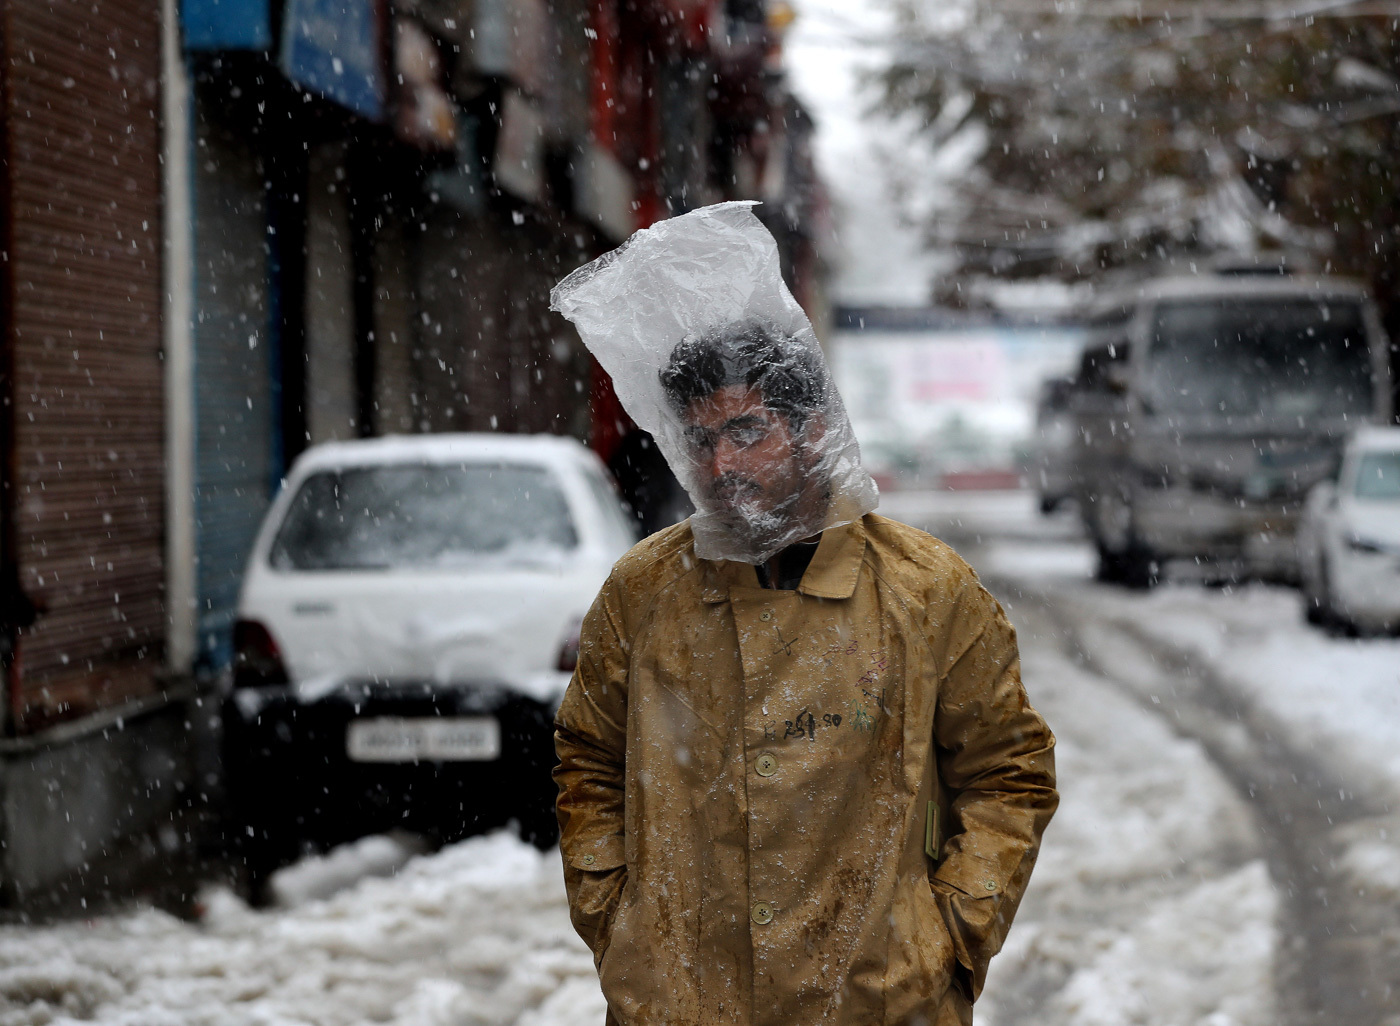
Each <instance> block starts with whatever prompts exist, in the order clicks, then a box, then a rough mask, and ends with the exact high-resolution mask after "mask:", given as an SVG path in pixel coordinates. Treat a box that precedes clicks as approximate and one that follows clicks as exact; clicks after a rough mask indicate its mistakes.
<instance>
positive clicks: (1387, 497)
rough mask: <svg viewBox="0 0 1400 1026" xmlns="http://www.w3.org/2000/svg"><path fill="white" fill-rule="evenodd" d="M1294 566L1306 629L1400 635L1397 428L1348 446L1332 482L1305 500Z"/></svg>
mask: <svg viewBox="0 0 1400 1026" xmlns="http://www.w3.org/2000/svg"><path fill="white" fill-rule="evenodd" d="M1298 562H1299V570H1300V573H1301V578H1302V589H1303V602H1304V610H1305V613H1306V615H1307V618H1308V620H1309V621H1310V622H1312V623H1317V624H1322V625H1326V626H1338V627H1343V628H1346V629H1350V630H1359V631H1366V632H1380V631H1386V630H1395V629H1397V628H1400V427H1367V428H1362V429H1360V430H1358V431H1357V432H1356V433H1355V434H1354V435H1352V436H1351V438H1350V439H1348V441H1347V444H1346V447H1345V449H1344V451H1343V454H1342V461H1341V465H1340V469H1339V471H1338V474H1337V478H1336V480H1335V481H1324V482H1322V483H1321V484H1319V485H1317V486H1316V487H1315V488H1314V489H1313V490H1312V491H1311V492H1310V493H1309V495H1308V501H1307V504H1306V505H1305V506H1304V509H1303V516H1302V520H1301V522H1300V523H1299V526H1298Z"/></svg>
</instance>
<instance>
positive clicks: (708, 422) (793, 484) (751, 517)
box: [684, 385, 826, 535]
mask: <svg viewBox="0 0 1400 1026" xmlns="http://www.w3.org/2000/svg"><path fill="white" fill-rule="evenodd" d="M684 419H685V423H686V427H685V437H686V442H687V446H688V448H689V455H690V458H691V459H692V460H693V461H694V463H695V466H696V469H697V471H698V476H699V477H700V478H701V480H702V481H703V482H704V484H705V487H706V488H707V489H708V490H709V494H710V498H711V500H712V502H713V503H714V507H715V509H716V510H718V511H720V512H721V513H722V514H723V515H724V516H725V517H726V518H727V519H729V520H730V521H731V523H733V524H734V525H735V526H737V527H742V528H743V529H744V530H746V531H750V532H754V533H755V534H758V535H770V534H771V535H776V534H780V533H782V532H783V531H784V530H786V529H787V526H788V525H789V524H791V523H792V522H793V521H794V520H805V519H810V518H811V517H812V516H813V515H814V514H816V513H818V512H819V511H818V510H817V509H816V507H817V506H818V505H819V504H820V503H821V502H823V501H824V499H825V494H826V489H825V487H824V485H823V482H822V481H821V479H820V477H819V476H818V475H815V474H814V473H813V471H814V469H815V466H816V463H817V462H818V461H817V460H816V458H815V456H814V451H813V448H812V446H811V445H810V444H809V436H810V435H811V434H812V433H813V432H816V433H817V434H820V424H819V418H818V417H817V416H816V415H813V416H809V417H807V418H806V419H804V420H803V422H802V426H801V430H794V425H793V423H792V422H791V421H790V420H789V418H788V417H787V416H786V415H785V414H782V413H777V412H775V411H773V410H770V409H769V408H768V407H767V406H766V405H764V402H763V397H762V395H761V394H760V393H759V391H758V389H756V388H751V387H748V386H745V385H727V386H725V387H723V388H720V389H717V390H716V391H715V392H713V393H711V394H710V395H708V396H705V397H702V398H699V399H693V400H691V401H690V403H688V404H687V406H686V408H685V417H684Z"/></svg>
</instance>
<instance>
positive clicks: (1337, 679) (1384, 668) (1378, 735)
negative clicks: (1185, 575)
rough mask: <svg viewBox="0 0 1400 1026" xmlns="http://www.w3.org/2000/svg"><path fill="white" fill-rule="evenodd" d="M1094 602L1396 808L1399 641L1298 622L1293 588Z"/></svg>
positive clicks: (1180, 589) (1193, 589)
mask: <svg viewBox="0 0 1400 1026" xmlns="http://www.w3.org/2000/svg"><path fill="white" fill-rule="evenodd" d="M1096 600H1097V603H1098V607H1101V608H1102V609H1103V614H1104V615H1105V616H1110V615H1111V616H1116V617H1119V618H1127V619H1129V620H1130V621H1131V622H1132V623H1133V624H1134V625H1135V626H1137V627H1138V628H1139V629H1141V630H1143V631H1145V632H1147V633H1149V634H1150V635H1152V636H1153V637H1157V638H1160V639H1162V640H1164V641H1168V642H1171V643H1172V644H1174V645H1178V646H1182V647H1185V648H1187V649H1189V650H1190V651H1192V652H1193V653H1195V654H1196V655H1198V656H1199V657H1200V658H1202V659H1204V660H1205V661H1206V662H1207V663H1208V664H1209V665H1210V666H1212V667H1213V668H1214V669H1215V671H1216V672H1217V673H1219V674H1220V675H1221V676H1222V677H1224V679H1225V680H1227V681H1228V682H1229V683H1230V684H1232V685H1234V686H1235V688H1236V689H1238V691H1239V693H1241V694H1242V695H1244V696H1246V697H1247V698H1248V699H1249V700H1250V701H1251V702H1252V703H1253V704H1254V705H1255V707H1256V709H1257V711H1258V712H1260V713H1262V714H1263V715H1264V716H1265V717H1267V719H1268V721H1269V722H1270V724H1271V725H1272V726H1276V727H1277V728H1278V729H1279V730H1280V731H1282V732H1283V733H1284V734H1285V736H1286V737H1287V738H1288V739H1289V741H1290V742H1291V744H1292V745H1293V746H1294V747H1295V748H1296V749H1298V750H1300V751H1307V752H1310V753H1311V754H1313V755H1314V756H1316V757H1317V758H1319V759H1321V760H1322V761H1323V762H1325V763H1326V764H1327V765H1329V766H1330V767H1332V768H1333V769H1334V770H1335V771H1336V772H1337V775H1338V776H1339V777H1341V778H1342V779H1343V780H1347V781H1353V782H1355V784H1356V786H1357V787H1358V788H1365V789H1367V790H1370V791H1378V792H1384V793H1385V794H1387V795H1388V799H1389V802H1390V803H1391V804H1392V805H1394V806H1395V807H1396V808H1400V639H1395V638H1336V637H1331V636H1329V635H1328V634H1326V633H1325V632H1323V631H1321V630H1318V629H1316V628H1314V627H1310V626H1308V625H1306V624H1305V623H1304V622H1303V616H1302V604H1301V602H1300V600H1299V597H1298V593H1297V592H1296V591H1294V590H1292V589H1289V588H1282V587H1277V586H1272V585H1262V584H1255V585H1249V586H1246V587H1243V588H1220V589H1210V588H1202V587H1199V586H1190V585H1168V586H1166V587H1162V588H1159V589H1157V590H1156V591H1153V592H1150V593H1148V594H1144V595H1135V594H1131V593H1123V592H1119V591H1114V592H1111V593H1104V594H1101V595H1099V596H1096ZM1105 603H1111V606H1112V609H1109V608H1108V607H1107V606H1106V605H1105Z"/></svg>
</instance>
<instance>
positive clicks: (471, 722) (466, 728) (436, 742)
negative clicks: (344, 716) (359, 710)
mask: <svg viewBox="0 0 1400 1026" xmlns="http://www.w3.org/2000/svg"><path fill="white" fill-rule="evenodd" d="M345 751H346V754H347V755H349V756H350V759H351V761H352V762H485V761H487V760H490V759H495V758H497V757H499V756H500V754H501V725H500V724H499V723H497V722H496V721H495V720H494V719H493V718H491V717H490V716H459V717H443V718H441V719H407V718H404V717H395V716H383V717H379V718H376V719H365V720H356V721H355V722H353V723H351V724H350V729H349V730H348V731H347V732H346V735H345Z"/></svg>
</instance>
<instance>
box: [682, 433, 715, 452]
mask: <svg viewBox="0 0 1400 1026" xmlns="http://www.w3.org/2000/svg"><path fill="white" fill-rule="evenodd" d="M685 440H686V441H687V442H688V443H689V444H690V447H691V448H692V449H698V450H701V451H705V450H708V449H713V448H714V447H715V436H714V435H713V434H712V433H711V432H709V431H704V430H700V429H692V430H690V431H687V432H686V433H685Z"/></svg>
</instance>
